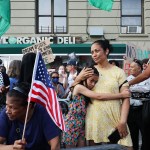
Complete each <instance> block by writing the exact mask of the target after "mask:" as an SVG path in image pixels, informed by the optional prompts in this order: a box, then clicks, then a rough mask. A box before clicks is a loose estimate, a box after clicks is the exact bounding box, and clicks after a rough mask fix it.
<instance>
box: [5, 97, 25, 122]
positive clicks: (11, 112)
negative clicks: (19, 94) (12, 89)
mask: <svg viewBox="0 0 150 150" xmlns="http://www.w3.org/2000/svg"><path fill="white" fill-rule="evenodd" d="M17 99H18V101H17ZM26 108H27V107H26V106H22V105H21V102H20V101H19V98H16V97H10V96H8V95H7V96H6V114H7V116H8V118H9V120H20V121H24V118H25V115H26Z"/></svg>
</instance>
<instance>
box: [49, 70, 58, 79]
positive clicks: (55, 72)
mask: <svg viewBox="0 0 150 150" xmlns="http://www.w3.org/2000/svg"><path fill="white" fill-rule="evenodd" d="M53 74H58V76H59V73H58V72H57V71H53V72H52V73H51V74H50V77H51V78H52V75H53Z"/></svg>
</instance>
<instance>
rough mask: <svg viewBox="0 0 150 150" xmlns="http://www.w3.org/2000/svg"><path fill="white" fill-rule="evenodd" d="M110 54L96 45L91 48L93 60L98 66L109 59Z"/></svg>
mask: <svg viewBox="0 0 150 150" xmlns="http://www.w3.org/2000/svg"><path fill="white" fill-rule="evenodd" d="M108 52H109V51H108V50H106V51H104V50H103V48H102V47H101V46H100V45H98V44H96V43H95V44H93V45H92V46H91V54H92V59H93V61H94V62H95V63H97V64H98V63H101V62H103V61H105V60H106V59H107V55H108Z"/></svg>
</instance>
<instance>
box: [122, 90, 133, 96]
mask: <svg viewBox="0 0 150 150" xmlns="http://www.w3.org/2000/svg"><path fill="white" fill-rule="evenodd" d="M121 95H122V98H130V96H131V93H130V91H129V89H125V90H123V91H122V92H121Z"/></svg>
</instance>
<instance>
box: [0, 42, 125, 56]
mask: <svg viewBox="0 0 150 150" xmlns="http://www.w3.org/2000/svg"><path fill="white" fill-rule="evenodd" d="M28 46H31V45H30V44H0V54H22V49H23V48H26V47H28ZM90 47H91V44H51V48H52V50H53V53H54V54H68V53H71V52H75V53H76V54H90ZM112 48H113V52H112V53H113V54H118V53H119V54H124V53H125V52H126V44H112Z"/></svg>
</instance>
